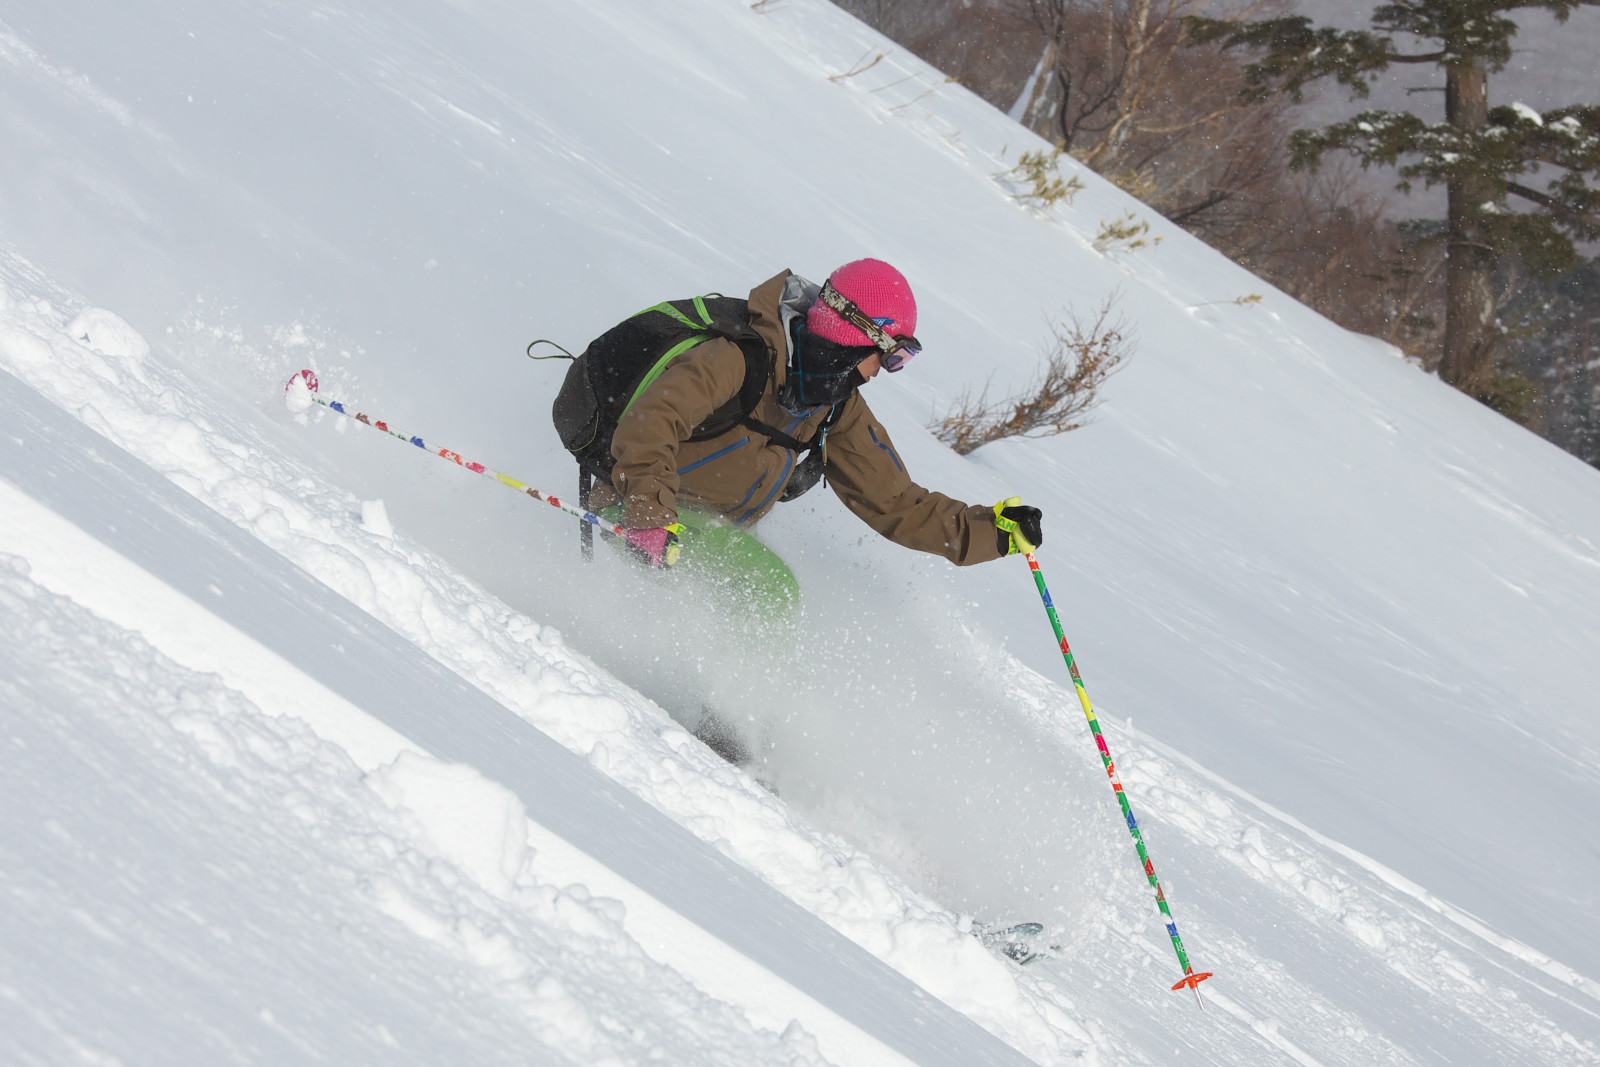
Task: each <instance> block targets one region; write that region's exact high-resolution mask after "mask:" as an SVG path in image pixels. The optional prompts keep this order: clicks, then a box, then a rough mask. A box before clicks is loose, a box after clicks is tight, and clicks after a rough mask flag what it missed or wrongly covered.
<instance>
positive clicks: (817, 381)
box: [780, 326, 878, 411]
mask: <svg viewBox="0 0 1600 1067" xmlns="http://www.w3.org/2000/svg"><path fill="white" fill-rule="evenodd" d="M877 351H878V350H877V349H876V348H875V347H873V346H872V345H841V344H838V343H836V342H834V341H828V340H825V339H823V338H821V337H818V336H816V335H815V334H813V333H811V332H809V331H808V330H806V328H805V327H804V326H801V327H799V328H797V329H796V330H795V355H794V358H793V359H791V360H790V361H789V376H788V378H787V380H786V381H785V382H784V385H783V396H782V397H781V398H780V399H782V401H783V404H784V406H785V407H787V408H789V409H790V410H794V411H798V410H801V409H803V408H814V407H821V406H822V405H825V404H827V405H832V404H837V403H839V401H841V400H844V399H845V398H846V397H848V396H849V395H850V393H851V392H852V391H853V390H855V389H858V388H860V387H861V386H862V385H864V384H866V379H865V378H863V377H862V376H861V373H860V372H859V371H858V370H857V369H856V368H857V367H858V366H860V364H861V361H862V360H864V359H866V358H867V357H868V356H871V355H874V354H876V353H877Z"/></svg>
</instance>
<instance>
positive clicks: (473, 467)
mask: <svg viewBox="0 0 1600 1067" xmlns="http://www.w3.org/2000/svg"><path fill="white" fill-rule="evenodd" d="M296 379H298V380H300V381H301V382H303V383H304V385H305V387H306V390H307V393H308V395H309V396H310V397H311V399H312V400H313V401H315V402H316V403H318V404H321V405H322V406H323V407H325V408H328V409H329V410H330V411H337V412H338V413H339V414H341V415H344V416H347V417H349V418H352V419H354V420H356V421H357V422H359V423H361V424H362V425H363V426H371V427H372V428H373V429H374V430H379V431H381V432H383V433H386V434H388V435H389V436H390V437H397V438H399V439H400V440H402V441H404V442H406V444H409V445H415V446H416V447H417V448H420V449H422V450H423V451H424V452H429V453H432V454H433V455H435V456H438V457H439V458H440V459H447V460H449V461H450V462H452V463H454V464H455V465H456V466H458V467H465V468H466V469H467V470H469V471H471V472H472V473H473V474H481V475H483V476H484V477H486V478H493V479H494V480H495V481H497V482H499V483H500V484H501V485H503V486H505V487H506V488H508V489H515V490H517V491H518V492H519V493H525V494H527V495H528V496H531V497H533V499H535V500H542V501H544V502H545V503H546V504H549V505H550V506H551V507H554V508H558V509H560V510H561V511H564V512H566V513H567V514H568V515H571V516H572V517H573V518H575V519H580V520H582V521H583V522H586V523H589V524H590V525H591V526H592V527H594V528H595V529H597V530H599V531H600V532H601V533H603V534H605V535H606V536H607V537H627V536H628V529H627V527H625V526H618V525H616V524H614V523H608V522H606V521H605V520H604V519H602V518H601V517H600V516H598V515H596V514H595V513H594V512H592V511H590V510H588V508H586V507H573V506H572V505H571V504H568V503H567V502H565V501H564V500H562V499H561V498H560V497H555V496H550V495H549V494H547V493H541V492H540V491H539V490H537V489H535V488H534V487H533V486H531V485H528V484H527V483H525V482H520V481H518V480H517V479H515V478H513V477H511V476H510V475H509V474H501V473H500V472H499V471H497V470H494V469H492V468H490V467H485V466H484V465H483V464H482V463H475V462H473V461H472V460H469V459H464V458H462V456H461V455H460V453H457V452H452V451H450V449H448V448H434V447H433V446H431V445H429V444H428V443H427V442H425V441H424V440H423V439H422V438H420V437H415V436H412V435H411V434H408V433H405V432H404V431H402V430H397V429H395V428H394V427H392V426H390V425H389V424H388V423H387V422H385V421H383V420H382V419H375V418H373V417H372V416H370V415H366V414H363V413H362V412H359V411H351V410H349V409H348V408H346V407H345V405H344V404H343V402H341V401H338V400H332V399H330V398H328V397H325V396H323V395H321V393H319V392H318V391H317V390H318V388H319V386H318V383H317V376H316V375H315V374H313V373H312V372H311V371H309V370H303V371H301V372H300V373H299V374H296V375H295V376H294V377H293V378H290V379H289V384H288V385H287V386H285V388H286V389H289V388H293V387H294V384H295V381H296ZM585 503H586V502H585Z"/></svg>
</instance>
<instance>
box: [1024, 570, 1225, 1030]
mask: <svg viewBox="0 0 1600 1067" xmlns="http://www.w3.org/2000/svg"><path fill="white" fill-rule="evenodd" d="M1024 558H1026V559H1027V561H1028V569H1029V570H1030V571H1032V572H1033V583H1034V585H1036V586H1038V588H1039V598H1040V599H1041V600H1043V601H1044V610H1045V614H1046V615H1048V616H1049V617H1050V627H1051V629H1053V630H1054V631H1055V634H1056V641H1057V642H1058V643H1059V644H1060V646H1061V657H1062V659H1064V660H1066V661H1067V673H1068V674H1070V675H1071V676H1072V687H1073V689H1074V690H1076V691H1077V694H1078V703H1079V704H1080V705H1082V707H1083V714H1084V717H1085V718H1087V719H1088V720H1089V732H1090V733H1091V734H1093V735H1094V743H1095V747H1096V748H1098V749H1099V750H1100V762H1101V763H1103V764H1104V765H1105V768H1106V777H1108V778H1110V779H1111V790H1112V792H1114V793H1115V794H1116V795H1117V804H1118V805H1119V806H1120V807H1121V808H1122V818H1123V820H1124V821H1125V822H1126V823H1127V824H1128V833H1130V834H1131V835H1133V844H1134V848H1135V849H1136V850H1137V851H1138V853H1139V862H1140V863H1141V864H1143V866H1144V873H1145V877H1146V878H1148V879H1149V880H1150V885H1151V887H1152V888H1153V889H1155V891H1156V907H1157V908H1158V909H1160V911H1161V915H1162V917H1163V918H1165V919H1166V925H1167V936H1169V937H1170V938H1171V939H1172V949H1173V951H1174V952H1176V953H1177V955H1178V966H1180V967H1182V968H1183V978H1182V979H1180V980H1179V982H1178V984H1177V985H1175V986H1173V987H1172V988H1173V989H1174V990H1178V989H1183V988H1185V987H1187V988H1189V989H1192V990H1194V999H1195V1002H1196V1003H1198V1004H1199V1005H1200V1006H1201V1007H1202V1008H1204V1007H1205V1006H1206V1003H1205V1000H1204V999H1202V998H1201V996H1200V983H1201V982H1203V981H1205V980H1206V979H1207V978H1210V977H1211V974H1212V972H1210V971H1203V972H1201V973H1198V974H1197V973H1195V969H1194V967H1193V965H1191V964H1190V963H1189V954H1188V953H1187V952H1185V951H1184V948H1183V938H1181V937H1179V936H1178V924H1177V921H1176V920H1175V919H1173V917H1172V908H1171V907H1170V906H1169V905H1168V904H1167V894H1166V893H1165V892H1164V891H1163V890H1162V888H1161V882H1160V880H1159V879H1158V878H1156V868H1155V864H1154V863H1152V862H1151V861H1150V852H1149V850H1148V849H1147V848H1146V847H1145V843H1144V833H1143V832H1142V831H1140V829H1139V820H1138V819H1135V818H1134V817H1133V805H1132V804H1131V803H1129V801H1128V791H1127V790H1126V789H1124V788H1123V787H1122V778H1121V776H1120V775H1118V774H1117V764H1116V761H1115V760H1113V759H1112V758H1111V748H1110V746H1108V745H1107V744H1106V735H1105V734H1104V733H1102V732H1101V730H1100V720H1099V718H1098V717H1097V716H1096V715H1095V713H1094V705H1093V704H1091V703H1090V702H1089V690H1088V688H1087V687H1086V686H1085V685H1084V684H1083V675H1081V674H1079V673H1078V663H1077V661H1076V660H1075V659H1074V658H1073V656H1072V646H1071V645H1069V644H1067V635H1066V634H1065V633H1064V632H1063V631H1062V629H1061V618H1060V617H1059V616H1058V615H1057V614H1056V605H1055V602H1054V601H1053V600H1051V599H1050V589H1049V587H1048V586H1047V585H1045V581H1044V571H1043V570H1041V569H1040V568H1039V557H1038V556H1036V555H1034V553H1032V552H1028V553H1026V554H1025V556H1024Z"/></svg>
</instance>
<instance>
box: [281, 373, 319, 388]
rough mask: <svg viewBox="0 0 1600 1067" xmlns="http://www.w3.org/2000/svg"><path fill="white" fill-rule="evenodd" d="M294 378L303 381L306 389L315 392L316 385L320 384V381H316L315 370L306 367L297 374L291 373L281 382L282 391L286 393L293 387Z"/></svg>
mask: <svg viewBox="0 0 1600 1067" xmlns="http://www.w3.org/2000/svg"><path fill="white" fill-rule="evenodd" d="M296 379H299V380H300V381H303V382H305V383H306V389H307V390H309V391H310V392H313V393H314V392H316V391H317V387H318V386H319V385H321V384H322V383H321V382H319V381H317V372H316V371H314V370H311V369H310V368H309V367H308V368H307V369H305V370H303V371H301V372H300V373H299V374H295V375H292V376H291V377H290V378H289V380H288V381H287V382H285V383H284V384H283V391H284V392H286V393H287V392H288V391H289V390H290V389H293V388H294V383H295V380H296Z"/></svg>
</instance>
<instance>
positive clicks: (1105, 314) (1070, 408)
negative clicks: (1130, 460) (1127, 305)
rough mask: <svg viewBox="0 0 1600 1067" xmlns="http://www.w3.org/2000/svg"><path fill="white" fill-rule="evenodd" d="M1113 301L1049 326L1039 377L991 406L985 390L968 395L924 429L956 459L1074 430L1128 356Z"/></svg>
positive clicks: (1128, 340)
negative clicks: (997, 444) (1011, 441)
mask: <svg viewBox="0 0 1600 1067" xmlns="http://www.w3.org/2000/svg"><path fill="white" fill-rule="evenodd" d="M1115 310H1116V297H1110V298H1108V299H1107V300H1106V302H1105V303H1103V304H1101V305H1100V308H1099V310H1098V311H1097V312H1096V313H1095V316H1094V318H1093V320H1091V321H1090V322H1088V323H1085V322H1083V321H1082V320H1080V319H1079V318H1077V316H1075V315H1071V314H1070V313H1069V318H1068V321H1067V322H1065V323H1055V324H1053V325H1052V326H1051V327H1050V332H1051V334H1052V335H1053V337H1054V341H1053V342H1052V344H1051V345H1050V348H1049V350H1048V351H1047V352H1046V353H1045V363H1044V368H1043V370H1042V371H1041V373H1040V374H1039V376H1038V377H1037V378H1036V379H1035V380H1034V382H1033V383H1032V384H1030V385H1029V386H1028V387H1027V388H1026V389H1024V390H1022V391H1021V392H1020V393H1019V394H1017V395H1016V396H1013V397H1009V398H1007V399H1004V400H995V401H991V400H990V399H989V389H988V387H987V386H985V387H984V390H983V391H982V392H981V393H979V394H978V395H977V396H976V397H974V396H973V395H972V393H971V391H970V390H969V391H968V392H966V393H964V394H963V395H962V397H961V399H960V400H958V401H957V402H956V405H955V407H953V408H952V409H951V410H950V413H949V414H947V415H946V416H945V417H944V418H943V419H942V420H940V421H938V422H935V423H933V424H932V425H930V426H929V427H928V429H930V430H932V431H933V435H934V436H935V437H937V438H938V439H939V440H941V441H943V442H944V443H945V444H947V445H949V446H950V447H951V448H953V449H955V450H956V452H957V453H958V454H960V455H963V456H964V455H967V454H968V453H969V452H972V451H974V450H975V449H977V448H979V447H981V446H983V445H986V444H988V443H989V442H991V441H998V440H1000V439H1001V438H1005V437H1054V436H1055V435H1056V434H1062V433H1067V432H1069V431H1071V430H1076V429H1078V428H1079V427H1080V426H1082V425H1083V424H1084V421H1085V420H1086V418H1087V417H1088V415H1089V413H1090V412H1091V411H1092V410H1094V408H1095V407H1096V405H1098V404H1099V403H1100V388H1101V386H1103V385H1104V384H1105V382H1106V379H1107V378H1110V377H1111V375H1113V374H1115V373H1116V372H1117V371H1118V370H1119V369H1121V367H1122V365H1123V363H1124V362H1125V361H1126V360H1127V358H1128V356H1129V355H1130V354H1131V352H1132V348H1133V337H1132V335H1131V333H1130V332H1129V329H1128V326H1127V324H1126V322H1125V321H1124V320H1123V319H1122V318H1121V317H1120V316H1116V317H1113V314H1114V312H1115Z"/></svg>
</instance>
